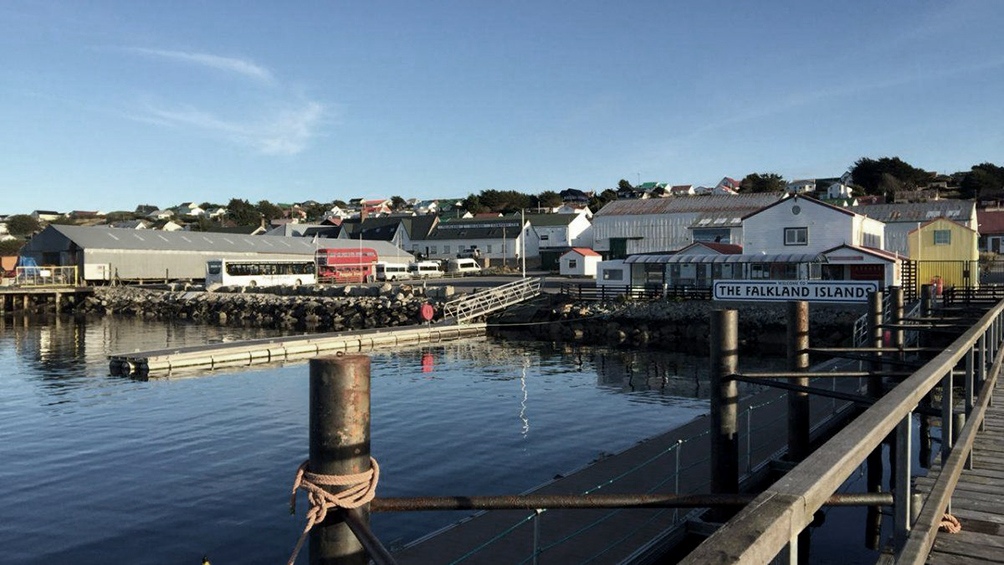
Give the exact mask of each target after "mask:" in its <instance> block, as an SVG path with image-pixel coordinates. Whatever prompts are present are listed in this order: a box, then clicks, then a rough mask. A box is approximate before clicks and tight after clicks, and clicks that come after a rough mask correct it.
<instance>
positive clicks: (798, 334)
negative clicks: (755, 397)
mask: <svg viewBox="0 0 1004 565" xmlns="http://www.w3.org/2000/svg"><path fill="white" fill-rule="evenodd" d="M808 349H809V303H808V302H804V301H802V302H789V303H788V370H789V371H793V372H795V371H807V370H808V369H809V352H808ZM791 383H792V384H795V385H799V386H804V387H808V386H809V378H808V377H801V378H797V379H792V380H791ZM808 455H809V393H808V392H803V391H794V390H790V391H788V459H789V460H791V461H801V460H803V459H805V458H806V457H808Z"/></svg>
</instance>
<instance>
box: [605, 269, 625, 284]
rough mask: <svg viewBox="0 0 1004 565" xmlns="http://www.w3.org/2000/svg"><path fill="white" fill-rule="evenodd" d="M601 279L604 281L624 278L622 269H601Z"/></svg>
mask: <svg viewBox="0 0 1004 565" xmlns="http://www.w3.org/2000/svg"><path fill="white" fill-rule="evenodd" d="M603 280H605V281H621V280H624V271H622V270H620V269H603Z"/></svg>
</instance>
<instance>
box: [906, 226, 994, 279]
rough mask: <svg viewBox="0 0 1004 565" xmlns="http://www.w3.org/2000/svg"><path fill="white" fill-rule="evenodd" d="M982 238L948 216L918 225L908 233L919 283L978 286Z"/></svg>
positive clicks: (911, 254) (911, 255)
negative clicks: (979, 248) (978, 245)
mask: <svg viewBox="0 0 1004 565" xmlns="http://www.w3.org/2000/svg"><path fill="white" fill-rule="evenodd" d="M979 239H980V234H979V233H977V232H976V231H975V230H973V229H971V228H967V227H966V226H964V225H962V224H960V223H958V222H956V221H953V220H949V219H947V218H935V219H934V220H931V221H930V222H927V223H925V224H921V225H919V226H918V227H917V229H915V230H913V231H911V232H910V233H909V234H907V242H908V245H909V252H910V259H911V260H913V261H916V262H917V283H918V284H921V285H923V284H934V285H936V286H940V287H942V288H944V287H949V286H957V287H962V286H967V285H968V286H972V287H975V286H978V284H979V258H980V255H979V250H978V249H977V244H978V243H979ZM939 282H940V285H939Z"/></svg>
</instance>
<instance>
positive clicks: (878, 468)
mask: <svg viewBox="0 0 1004 565" xmlns="http://www.w3.org/2000/svg"><path fill="white" fill-rule="evenodd" d="M868 335H869V341H870V345H871V347H882V291H878V292H873V293H871V294H869V295H868ZM879 355H880V354H876V356H879ZM869 364H870V365H871V367H870V369H871V370H872V371H879V370H881V368H882V363H881V361H872V362H871V363H869ZM882 394H883V386H882V377H878V376H871V377H869V378H868V396H869V397H870V398H872V399H873V400H878V399H879V398H880V397H881V396H882ZM867 467H868V476H867V485H868V492H881V491H882V446H881V444H880V445H879V446H878V447H876V448H875V450H874V451H872V452H871V454H869V455H868V465H867ZM881 537H882V514H881V513H880V512H879V509H878V508H877V507H875V506H869V507H868V513H867V516H866V517H865V547H867V548H868V549H878V548H879V544H880V543H881Z"/></svg>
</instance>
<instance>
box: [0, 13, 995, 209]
mask: <svg viewBox="0 0 1004 565" xmlns="http://www.w3.org/2000/svg"><path fill="white" fill-rule="evenodd" d="M1001 29H1004V3H1001V2H999V1H998V0H959V1H951V0H937V1H934V0H888V1H883V2H874V1H870V0H869V1H864V0H860V1H859V0H848V1H845V2H827V3H821V2H796V1H785V2H781V1H774V0H760V1H757V2H742V1H738V0H737V1H734V2H724V1H715V0H710V1H706V2H684V1H677V0H672V1H671V0H653V1H648V0H638V1H630V0H627V1H625V2H610V1H598V0H574V1H573V0H568V1H549V0H532V1H531V0H527V1H521V0H512V1H507V0H500V1H498V0H497V1H492V2H488V1H472V0H455V1H437V0H429V1H423V2H414V1H396V0H373V1H369V2H358V1H353V2H349V1H338V0H325V1H297V2H279V1H275V2H272V1H266V0H261V1H254V2H247V1H229V0H214V1H212V2H205V1H201V0H200V1H187V0H151V1H143V2H135V1H131V0H122V1H110V0H106V1H102V0H91V1H88V2H79V1H77V0H66V1H60V0H3V1H0V214H14V213H28V212H31V211H32V210H36V209H42V210H58V211H63V212H68V211H71V210H97V211H102V212H110V211H115V210H133V209H135V208H136V206H137V205H140V204H150V205H155V206H159V207H162V208H166V207H170V206H175V205H178V204H181V203H183V202H189V201H194V202H196V203H201V202H211V203H218V204H226V203H227V202H228V201H229V200H230V199H231V198H242V199H246V200H248V201H250V202H251V203H256V202H258V201H260V200H268V201H270V202H273V203H293V202H301V201H304V200H317V201H319V202H331V201H334V200H338V199H340V200H346V201H347V200H349V199H351V198H382V197H390V196H402V197H404V198H419V199H431V198H449V197H463V196H466V195H468V194H471V193H478V192H480V191H482V190H485V189H498V190H518V191H521V192H526V193H533V194H537V193H540V192H543V191H545V190H552V191H556V192H557V191H561V190H563V189H565V188H577V189H580V190H587V191H588V190H602V189H605V188H611V187H616V185H617V183H618V181H619V180H621V179H625V180H628V181H629V182H631V183H633V184H638V183H640V182H649V181H658V182H667V183H670V184H693V185H712V186H713V185H714V184H716V183H717V182H718V181H719V180H721V178H722V177H725V176H730V177H733V178H737V179H741V178H742V177H744V176H746V175H747V174H749V173H753V172H757V173H777V174H780V175H782V176H783V177H784V178H786V179H789V180H792V179H800V178H816V177H835V176H839V175H841V174H842V173H844V172H845V171H846V170H848V168H850V167H852V166H853V164H854V162H855V161H856V160H858V159H860V158H862V157H869V158H880V157H899V158H901V159H903V160H904V161H906V162H908V163H910V164H911V165H914V166H916V167H920V168H923V169H927V170H933V171H938V172H944V173H951V172H956V171H964V170H969V168H970V167H972V166H973V165H975V164H978V163H983V162H992V163H996V164H999V165H1004V41H1001V37H1000V30H1001Z"/></svg>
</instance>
